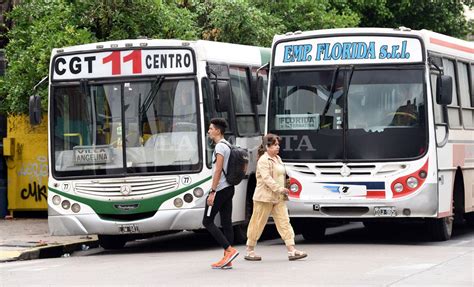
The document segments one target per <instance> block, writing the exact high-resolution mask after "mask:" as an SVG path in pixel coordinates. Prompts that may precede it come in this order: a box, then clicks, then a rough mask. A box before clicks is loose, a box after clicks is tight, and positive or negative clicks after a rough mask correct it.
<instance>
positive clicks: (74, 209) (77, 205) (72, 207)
mask: <svg viewBox="0 0 474 287" xmlns="http://www.w3.org/2000/svg"><path fill="white" fill-rule="evenodd" d="M71 210H72V211H73V212H74V213H78V212H79V211H81V206H80V205H79V204H77V203H73V204H72V206H71Z"/></svg>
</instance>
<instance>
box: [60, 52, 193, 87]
mask: <svg viewBox="0 0 474 287" xmlns="http://www.w3.org/2000/svg"><path fill="white" fill-rule="evenodd" d="M52 67H53V80H74V79H91V78H107V77H121V76H140V75H172V74H190V73H194V57H193V55H192V53H191V50H188V49H147V50H114V51H101V52H91V53H81V54H75V55H71V54H68V55H57V56H55V57H54V59H53V66H52Z"/></svg>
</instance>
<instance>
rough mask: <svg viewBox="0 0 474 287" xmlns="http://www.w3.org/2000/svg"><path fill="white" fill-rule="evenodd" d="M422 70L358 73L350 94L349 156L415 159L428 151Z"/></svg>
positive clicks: (349, 157) (348, 109) (347, 149)
mask: <svg viewBox="0 0 474 287" xmlns="http://www.w3.org/2000/svg"><path fill="white" fill-rule="evenodd" d="M423 82H424V81H423V70H422V69H402V70H394V69H390V70H388V69H387V70H359V71H358V70H355V71H354V74H353V76H352V80H351V82H350V86H349V90H348V93H347V118H348V121H347V134H346V135H347V137H346V156H347V158H348V159H352V160H385V159H388V160H390V159H406V158H415V157H418V156H421V155H422V154H424V151H425V150H426V128H425V122H426V120H425V106H426V105H425V98H426V97H425V95H424V94H425V92H424V89H423Z"/></svg>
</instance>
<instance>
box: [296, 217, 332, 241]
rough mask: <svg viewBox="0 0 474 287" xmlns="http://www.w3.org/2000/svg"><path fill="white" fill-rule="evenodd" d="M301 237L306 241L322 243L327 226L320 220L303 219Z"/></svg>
mask: <svg viewBox="0 0 474 287" xmlns="http://www.w3.org/2000/svg"><path fill="white" fill-rule="evenodd" d="M299 225H300V228H299V229H300V230H301V235H303V238H304V239H305V240H306V241H322V240H323V239H324V235H325V233H326V225H325V224H324V223H322V222H319V220H312V219H303V220H302V221H301V222H300V223H299Z"/></svg>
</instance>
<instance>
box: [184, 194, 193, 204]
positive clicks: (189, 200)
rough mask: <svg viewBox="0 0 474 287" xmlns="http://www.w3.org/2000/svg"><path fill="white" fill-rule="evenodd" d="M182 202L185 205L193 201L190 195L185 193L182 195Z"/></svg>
mask: <svg viewBox="0 0 474 287" xmlns="http://www.w3.org/2000/svg"><path fill="white" fill-rule="evenodd" d="M184 201H186V202H187V203H190V202H191V201H193V196H192V195H191V193H186V194H185V195H184Z"/></svg>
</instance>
